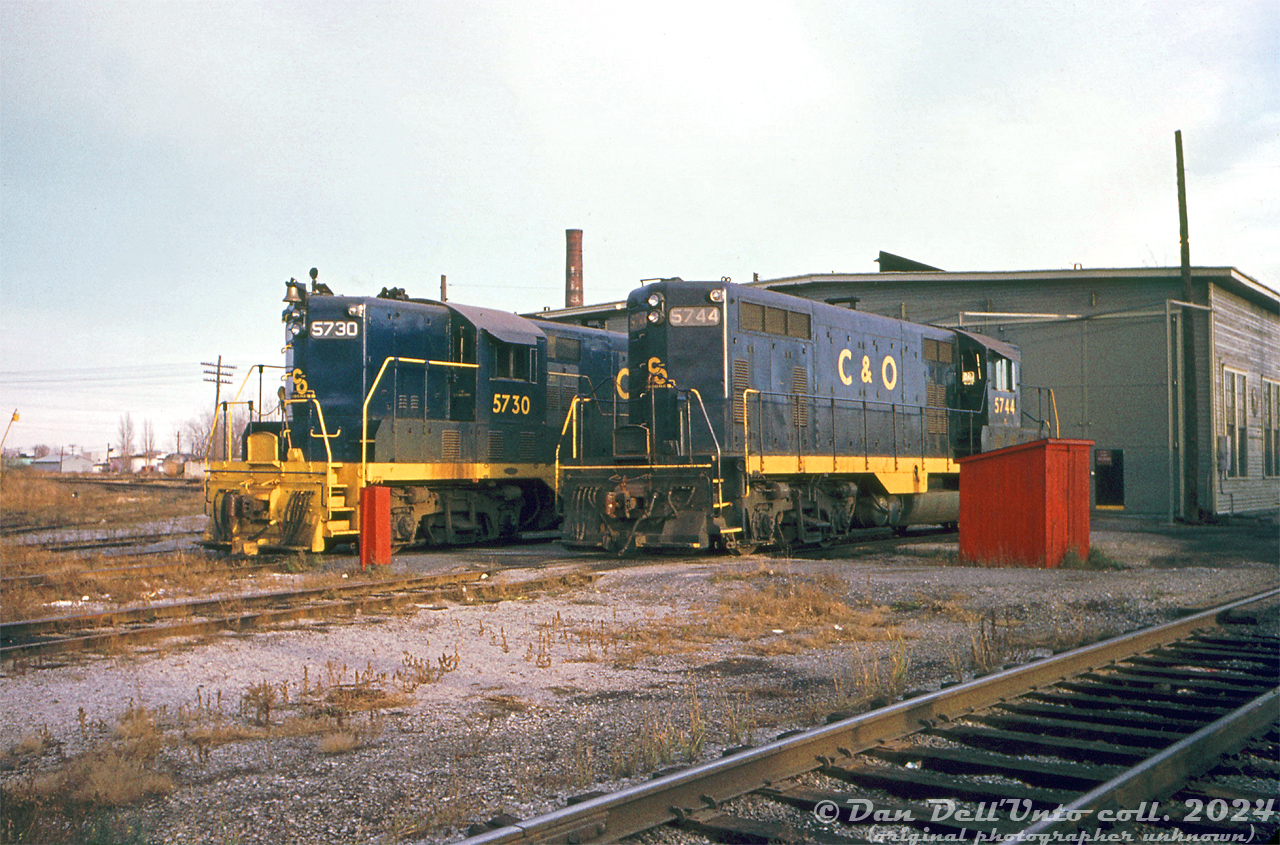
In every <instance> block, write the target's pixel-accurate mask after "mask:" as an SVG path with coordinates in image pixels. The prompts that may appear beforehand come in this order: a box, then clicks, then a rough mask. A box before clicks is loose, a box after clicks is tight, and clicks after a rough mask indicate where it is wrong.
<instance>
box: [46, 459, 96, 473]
mask: <svg viewBox="0 0 1280 845" xmlns="http://www.w3.org/2000/svg"><path fill="white" fill-rule="evenodd" d="M31 468H32V469H34V470H37V471H39V472H92V471H93V461H92V460H91V459H89V458H86V457H84V456H83V455H45V456H44V457H43V458H36V459H35V460H33V461H32V462H31Z"/></svg>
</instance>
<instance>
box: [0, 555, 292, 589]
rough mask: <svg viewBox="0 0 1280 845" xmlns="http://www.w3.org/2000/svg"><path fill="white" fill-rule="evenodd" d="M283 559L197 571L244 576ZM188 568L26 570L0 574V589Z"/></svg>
mask: <svg viewBox="0 0 1280 845" xmlns="http://www.w3.org/2000/svg"><path fill="white" fill-rule="evenodd" d="M283 562H284V560H283V559H275V560H263V561H254V562H252V563H250V562H242V563H239V564H236V565H233V566H222V567H210V568H208V569H201V570H200V574H201V575H204V576H210V577H218V576H224V575H225V576H227V577H235V576H238V575H248V574H250V573H253V572H261V571H263V570H267V569H275V568H277V567H278V566H279V565H280V564H281V563H283ZM39 566H40V567H42V568H45V569H48V567H49V564H48V563H47V562H43V561H42V562H40V564H39ZM191 567H192V564H191V561H189V560H171V561H158V562H152V563H136V564H130V565H128V566H108V567H103V568H101V569H82V570H70V571H54V572H48V571H45V572H29V573H24V574H16V575H4V576H0V590H3V589H5V588H6V587H10V586H19V585H27V586H40V585H44V584H56V583H59V582H61V581H63V580H64V579H67V578H93V579H107V578H135V577H140V576H146V575H165V574H170V573H178V572H183V571H187V570H190V569H191ZM33 568H34V567H33Z"/></svg>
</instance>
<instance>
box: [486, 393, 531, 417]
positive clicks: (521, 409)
mask: <svg viewBox="0 0 1280 845" xmlns="http://www.w3.org/2000/svg"><path fill="white" fill-rule="evenodd" d="M493 412H494V413H495V414H516V415H524V414H528V413H529V397H528V396H527V395H521V394H519V393H495V394H493Z"/></svg>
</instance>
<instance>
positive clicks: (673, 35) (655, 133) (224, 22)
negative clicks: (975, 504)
mask: <svg viewBox="0 0 1280 845" xmlns="http://www.w3.org/2000/svg"><path fill="white" fill-rule="evenodd" d="M0 45H2V52H0V92H2V99H0V178H2V184H0V282H2V283H3V300H2V309H3V313H2V315H0V321H2V322H0V338H2V340H0V344H2V345H0V354H2V355H3V357H4V361H3V364H0V403H3V404H2V405H0V414H2V415H3V417H4V419H7V418H8V416H9V411H10V409H11V408H14V407H16V408H17V409H18V410H19V412H20V413H21V420H20V421H19V422H18V423H16V424H15V425H14V427H13V431H12V432H11V433H10V435H9V440H8V442H7V444H6V445H7V446H24V447H30V446H32V445H34V444H36V443H45V444H49V445H52V446H59V445H61V446H67V445H70V444H76V445H88V446H90V447H92V448H94V449H95V450H97V451H98V452H102V451H103V450H104V449H105V446H106V444H107V443H108V442H112V441H114V439H115V431H116V429H117V423H118V420H119V418H120V416H121V415H123V414H124V413H126V412H128V413H130V414H131V415H132V417H133V419H134V421H135V423H136V424H139V425H140V424H141V422H142V421H143V420H146V419H149V420H151V421H152V423H153V425H154V426H155V428H156V431H157V434H158V437H159V440H160V442H161V444H162V445H165V446H170V447H171V446H172V442H173V436H172V435H173V431H174V429H175V427H176V426H178V425H179V424H180V423H181V422H182V421H183V420H185V419H187V418H190V417H193V416H196V415H197V414H199V413H200V412H201V411H202V410H204V409H206V408H208V407H211V406H212V402H213V391H212V385H210V384H204V383H203V382H202V381H201V378H202V376H201V367H200V362H201V361H212V360H215V359H216V356H218V355H223V356H224V358H225V360H227V361H229V362H231V363H234V364H237V365H239V367H240V369H239V371H238V372H239V373H244V372H245V370H246V369H247V368H248V367H249V365H251V364H255V363H271V364H278V363H281V362H282V356H281V353H280V348H281V346H282V345H283V331H282V326H281V324H280V321H279V320H280V311H281V308H282V307H283V306H282V305H281V302H280V300H281V296H282V294H283V291H284V282H285V281H286V280H287V279H288V278H289V277H291V276H294V277H297V278H299V279H302V278H305V276H306V273H307V271H308V269H309V268H311V267H313V266H315V267H318V268H319V269H320V277H321V279H322V280H323V281H325V282H327V283H328V284H329V285H330V286H331V287H332V288H333V289H334V291H335V292H338V293H347V294H367V295H372V294H376V293H377V292H378V291H379V290H380V289H381V288H382V287H384V286H398V287H404V288H407V289H408V291H409V292H410V294H411V295H415V296H424V297H436V296H438V293H439V279H440V276H441V274H447V275H448V277H449V292H450V298H451V299H456V300H458V301H460V302H466V303H471V304H478V305H488V306H495V307H501V308H505V309H509V310H512V311H533V310H540V309H542V308H543V307H545V306H560V305H562V304H563V301H564V231H565V229H567V228H581V229H583V230H584V233H585V234H584V254H585V260H584V263H585V272H584V277H585V280H586V292H587V301H588V302H598V301H606V300H612V299H620V298H623V297H624V296H625V295H626V293H627V292H628V291H629V290H630V289H632V288H633V287H635V286H636V284H637V282H638V281H639V280H640V279H642V278H652V277H657V276H681V277H683V278H686V279H705V278H720V277H722V276H730V277H732V278H734V279H737V280H741V281H745V280H749V279H750V278H751V274H752V273H759V274H760V277H761V278H762V279H767V278H776V277H781V276H789V275H797V274H801V273H811V272H830V271H837V272H873V271H875V269H876V265H875V264H874V259H875V257H876V255H877V253H878V252H879V251H880V250H886V251H889V252H895V253H898V254H900V255H905V256H908V257H911V258H914V259H917V260H920V261H924V262H927V263H929V264H933V265H936V266H939V267H943V268H945V269H948V270H1020V269H1045V268H1061V267H1070V266H1072V265H1074V264H1082V265H1084V266H1085V267H1148V266H1174V265H1177V263H1178V260H1179V253H1178V214H1177V190H1176V181H1175V170H1174V140H1173V137H1174V130H1176V129H1181V130H1182V133H1183V143H1184V148H1185V154H1186V165H1187V181H1188V195H1189V205H1190V226H1191V258H1192V262H1193V263H1194V264H1196V265H1212V266H1222V265H1231V266H1235V267H1237V268H1239V269H1240V270H1241V271H1242V272H1244V273H1246V274H1248V275H1250V276H1252V277H1254V278H1255V279H1258V280H1259V281H1261V282H1262V283H1264V284H1266V285H1269V286H1271V287H1273V288H1280V2H1278V1H1277V0H1265V1H1264V2H1230V0H1213V2H1185V0H1170V2H1165V1H1164V0H1160V2H1125V0H1105V2H1089V1H1088V0H1078V2H1034V3H1026V2H992V1H991V0H983V2H981V3H967V2H956V0H909V1H908V2H903V1H902V0H898V2H871V0H846V2H811V3H749V2H741V1H739V2H734V3H727V2H723V3H698V2H693V0H680V2H671V3H666V2H653V0H647V2H645V3H643V4H641V3H611V2H599V0H596V1H595V2H563V3H551V2H546V0H538V2H521V3H516V2H501V3H499V2H490V3H481V2H415V3H368V2H365V3H342V2H328V3H281V2H269V3H243V2H225V3H211V2H210V3H201V2H182V3H178V2H163V3H141V2H121V3H106V2H92V3H90V2H77V3H63V2H49V1H48V0H42V1H41V2H35V3H27V2H12V0H0ZM255 392H256V388H255ZM268 392H269V393H271V392H274V391H272V390H271V389H270V387H269V388H268Z"/></svg>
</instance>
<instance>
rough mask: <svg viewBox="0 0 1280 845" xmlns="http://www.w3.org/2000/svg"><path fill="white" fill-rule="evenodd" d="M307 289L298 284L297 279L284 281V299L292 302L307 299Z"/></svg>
mask: <svg viewBox="0 0 1280 845" xmlns="http://www.w3.org/2000/svg"><path fill="white" fill-rule="evenodd" d="M306 296H307V290H306V288H304V287H303V286H302V285H300V284H298V280H297V279H290V280H289V281H287V282H285V283H284V301H285V302H292V303H301V302H302V301H304V300H305V299H306Z"/></svg>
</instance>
